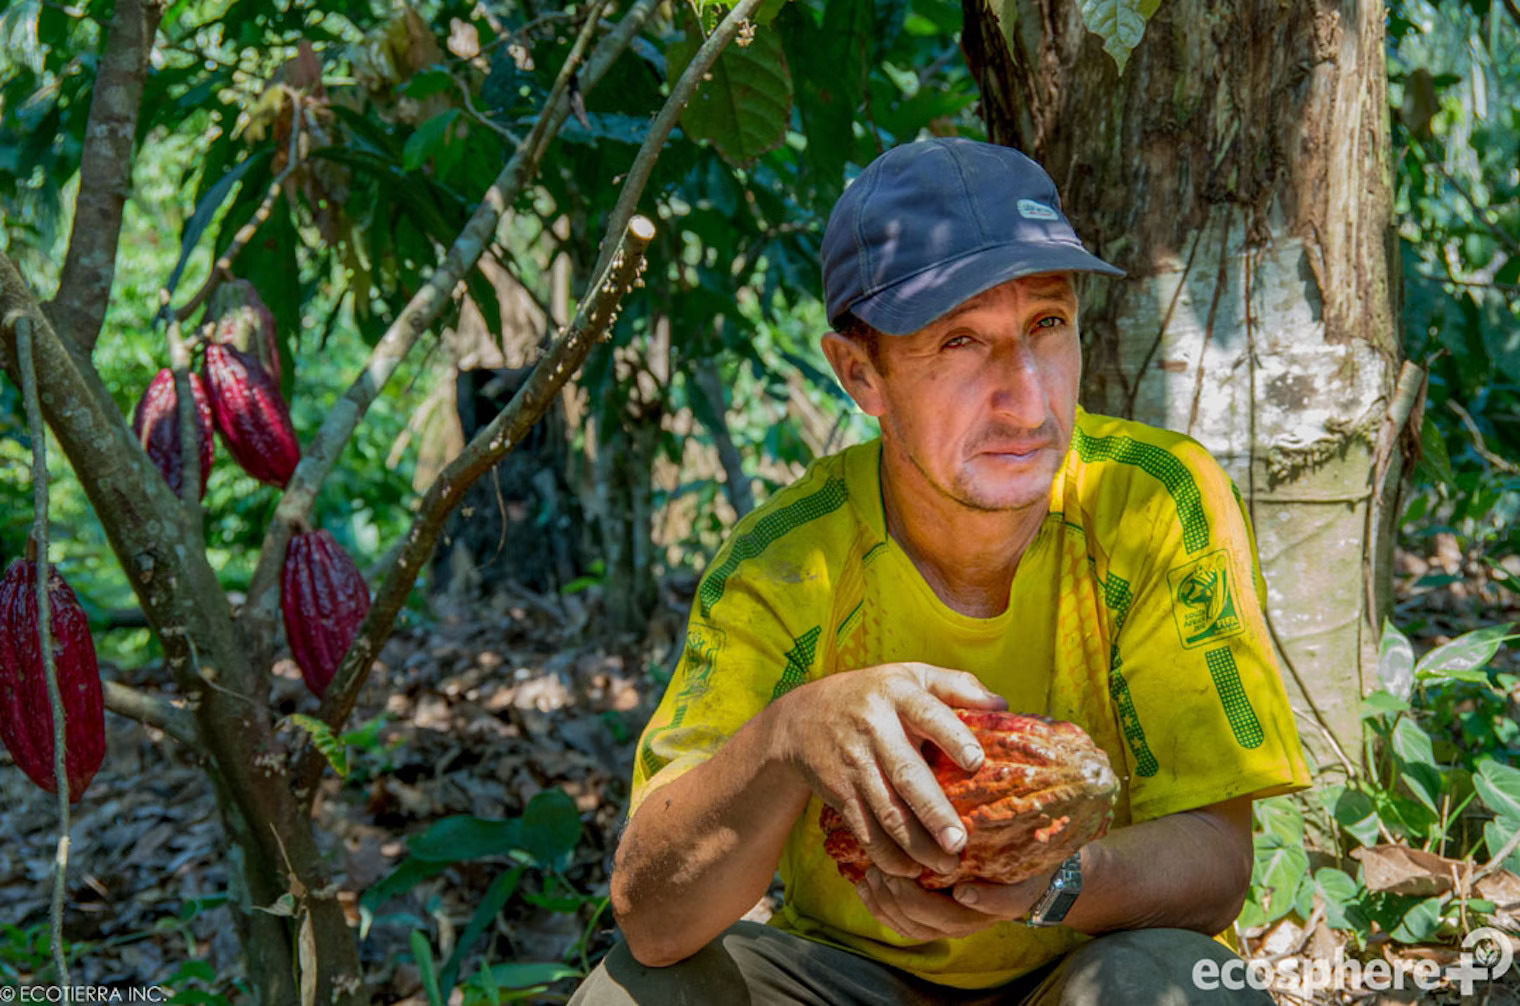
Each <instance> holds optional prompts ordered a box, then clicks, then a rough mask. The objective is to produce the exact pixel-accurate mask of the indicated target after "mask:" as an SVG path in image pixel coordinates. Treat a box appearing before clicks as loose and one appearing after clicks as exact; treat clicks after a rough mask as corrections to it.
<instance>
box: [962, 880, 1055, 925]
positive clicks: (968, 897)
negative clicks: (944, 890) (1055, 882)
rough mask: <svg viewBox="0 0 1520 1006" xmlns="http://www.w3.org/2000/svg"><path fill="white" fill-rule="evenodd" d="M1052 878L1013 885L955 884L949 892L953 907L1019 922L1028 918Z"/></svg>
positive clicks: (1025, 881) (1022, 881) (1024, 881)
mask: <svg viewBox="0 0 1520 1006" xmlns="http://www.w3.org/2000/svg"><path fill="white" fill-rule="evenodd" d="M1052 876H1053V874H1049V873H1046V874H1041V875H1040V876H1037V877H1030V878H1029V879H1028V880H1021V881H1019V882H1018V883H1017V884H978V883H964V884H956V885H955V889H954V890H953V891H952V892H950V893H951V895H952V896H953V897H954V898H955V901H956V903H957V904H960V905H962V906H964V907H966V908H967V909H970V910H971V911H973V912H979V913H981V914H982V915H986V916H988V917H990V918H993V919H1021V918H1023V917H1024V916H1025V915H1027V914H1029V910H1030V909H1032V908H1033V907H1034V904H1035V902H1036V901H1039V900H1040V895H1042V894H1044V893H1045V890H1046V888H1048V887H1049V886H1050V880H1051V877H1052Z"/></svg>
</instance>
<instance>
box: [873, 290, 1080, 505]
mask: <svg viewBox="0 0 1520 1006" xmlns="http://www.w3.org/2000/svg"><path fill="white" fill-rule="evenodd" d="M881 351H882V364H883V367H882V372H878V373H876V375H875V380H874V381H873V382H872V383H873V384H874V385H875V388H876V390H877V394H876V395H875V396H868V397H871V399H872V400H871V401H870V402H869V403H867V402H862V405H863V406H865V407H866V411H867V412H870V413H871V414H872V415H876V416H878V417H879V418H880V420H881V428H882V439H883V443H884V445H885V449H886V450H888V451H893V452H895V453H896V454H897V455H898V457H899V458H900V459H903V460H906V461H908V462H910V463H911V465H912V467H913V469H916V471H917V472H918V474H919V475H920V476H922V478H923V479H924V480H925V482H926V484H927V485H928V486H929V487H931V488H932V489H933V490H934V491H936V492H938V493H940V494H941V495H943V496H946V497H948V498H950V499H952V500H954V501H956V502H958V503H960V504H961V505H963V506H966V507H968V508H971V509H974V510H986V511H997V510H1016V509H1022V508H1024V507H1029V506H1041V507H1043V506H1045V505H1046V503H1047V501H1048V500H1049V496H1050V486H1051V482H1052V480H1053V479H1054V477H1055V473H1056V472H1057V470H1059V468H1060V466H1061V463H1062V461H1063V460H1064V458H1065V456H1066V451H1067V448H1068V447H1069V446H1070V445H1071V436H1072V427H1073V425H1074V424H1075V422H1076V407H1077V387H1078V384H1079V383H1080V381H1081V378H1082V351H1081V346H1080V344H1079V342H1078V338H1077V298H1076V293H1075V291H1074V290H1073V289H1072V286H1071V281H1070V279H1069V277H1068V276H1067V274H1065V273H1054V274H1048V275H1041V276H1029V277H1024V278H1021V279H1015V280H1010V281H1008V282H1007V283H1004V284H1002V285H1001V286H996V287H993V288H992V289H991V290H988V291H986V292H984V293H982V294H979V295H977V296H976V297H973V298H972V299H970V300H968V301H966V302H965V303H964V304H962V305H961V306H960V307H958V308H956V309H955V310H954V311H952V312H950V313H949V314H948V315H946V316H945V317H943V318H940V319H939V320H938V321H935V322H933V323H932V324H930V325H929V326H928V327H926V328H923V329H920V330H919V331H918V332H915V333H914V334H912V335H907V336H882V337H881ZM873 406H874V407H873Z"/></svg>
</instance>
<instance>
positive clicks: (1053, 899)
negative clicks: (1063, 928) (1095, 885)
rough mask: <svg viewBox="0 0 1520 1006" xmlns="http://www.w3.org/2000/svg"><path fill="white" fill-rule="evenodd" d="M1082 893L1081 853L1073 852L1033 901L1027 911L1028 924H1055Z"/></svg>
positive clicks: (1061, 919) (1063, 916)
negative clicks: (1048, 884) (1038, 897)
mask: <svg viewBox="0 0 1520 1006" xmlns="http://www.w3.org/2000/svg"><path fill="white" fill-rule="evenodd" d="M1081 893H1082V854H1081V852H1080V851H1079V852H1076V853H1073V854H1072V855H1071V856H1069V857H1067V859H1066V860H1065V862H1063V863H1062V864H1061V865H1060V866H1059V867H1057V868H1056V873H1055V876H1054V877H1052V878H1051V880H1050V886H1049V887H1048V888H1046V889H1045V893H1044V894H1042V895H1041V896H1040V900H1039V901H1037V902H1035V905H1034V908H1032V909H1031V910H1030V912H1029V920H1028V924H1029V925H1031V926H1040V927H1042V926H1055V925H1059V924H1060V923H1061V922H1062V921H1063V920H1064V919H1065V918H1066V913H1067V912H1069V911H1071V906H1072V905H1074V904H1075V903H1076V901H1077V897H1078V896H1079V895H1080V894H1081Z"/></svg>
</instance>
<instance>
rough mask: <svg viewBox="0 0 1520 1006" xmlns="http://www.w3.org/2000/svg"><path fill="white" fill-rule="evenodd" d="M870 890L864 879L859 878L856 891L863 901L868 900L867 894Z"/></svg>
mask: <svg viewBox="0 0 1520 1006" xmlns="http://www.w3.org/2000/svg"><path fill="white" fill-rule="evenodd" d="M869 891H870V889H869V888H867V887H866V882H865V881H864V880H857V881H856V882H855V893H856V894H857V895H859V896H860V900H861V901H864V900H866V895H867V894H868V893H869Z"/></svg>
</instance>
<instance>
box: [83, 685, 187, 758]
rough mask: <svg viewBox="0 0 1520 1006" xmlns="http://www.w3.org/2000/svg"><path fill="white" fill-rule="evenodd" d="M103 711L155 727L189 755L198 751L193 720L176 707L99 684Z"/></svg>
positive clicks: (130, 690)
mask: <svg viewBox="0 0 1520 1006" xmlns="http://www.w3.org/2000/svg"><path fill="white" fill-rule="evenodd" d="M100 684H101V688H102V690H103V691H104V693H105V700H106V708H107V709H109V710H111V712H113V713H115V714H116V715H118V716H125V717H127V718H128V719H133V720H136V721H137V722H139V723H146V724H147V725H148V726H150V727H157V728H158V729H159V730H162V731H163V732H164V733H166V734H168V735H169V736H170V737H173V738H174V739H175V740H177V741H179V742H180V743H181V744H183V745H184V746H185V747H187V748H189V749H190V750H192V751H202V750H204V749H203V748H202V747H201V742H200V738H199V737H198V736H197V735H196V732H195V717H193V716H191V715H190V714H189V713H188V712H186V711H185V710H183V709H181V708H179V707H178V706H175V705H172V704H171V703H169V702H167V701H165V700H163V699H161V698H158V697H156V696H153V695H149V694H148V693H147V692H141V691H138V690H137V689H136V688H133V687H131V686H130V685H124V684H122V683H121V682H119V681H102V682H101V683H100Z"/></svg>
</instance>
